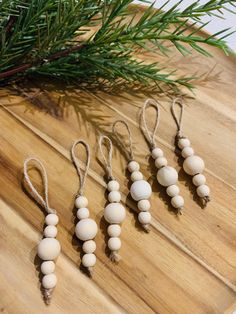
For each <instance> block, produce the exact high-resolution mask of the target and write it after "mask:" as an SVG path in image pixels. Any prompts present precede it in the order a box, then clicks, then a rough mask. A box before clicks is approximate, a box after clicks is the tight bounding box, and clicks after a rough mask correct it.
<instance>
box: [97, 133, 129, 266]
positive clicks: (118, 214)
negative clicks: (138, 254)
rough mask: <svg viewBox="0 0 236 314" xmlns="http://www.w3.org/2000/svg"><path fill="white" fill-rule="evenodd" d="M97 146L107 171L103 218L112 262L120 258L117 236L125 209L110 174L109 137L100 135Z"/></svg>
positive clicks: (110, 149)
mask: <svg viewBox="0 0 236 314" xmlns="http://www.w3.org/2000/svg"><path fill="white" fill-rule="evenodd" d="M105 141H107V143H108V145H109V148H108V159H107V158H106V157H105V154H104V152H103V147H102V146H103V145H104V143H105ZM99 148H100V152H101V155H102V158H103V161H104V163H105V166H106V172H107V180H108V182H107V190H108V192H109V194H108V200H109V202H110V203H109V204H108V205H107V206H106V207H105V209H104V218H105V220H106V221H107V222H108V224H109V226H108V228H107V233H108V235H109V237H110V238H109V240H108V243H107V245H108V248H109V249H110V251H111V254H110V259H111V261H112V262H119V260H120V259H121V257H120V255H119V254H118V251H119V249H120V248H121V240H120V238H119V236H120V234H121V227H120V224H121V223H122V222H123V221H124V220H125V217H126V211H125V208H124V206H123V205H122V204H121V203H120V200H121V195H120V192H119V188H120V184H119V182H118V181H117V180H116V179H115V177H114V176H113V174H112V164H111V161H112V151H113V146H112V142H111V140H110V138H109V137H108V136H105V135H101V136H100V138H99Z"/></svg>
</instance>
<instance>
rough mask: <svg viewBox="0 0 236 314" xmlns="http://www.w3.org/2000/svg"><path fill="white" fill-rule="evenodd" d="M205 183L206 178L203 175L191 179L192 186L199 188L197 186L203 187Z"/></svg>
mask: <svg viewBox="0 0 236 314" xmlns="http://www.w3.org/2000/svg"><path fill="white" fill-rule="evenodd" d="M205 183H206V177H205V176H204V175H203V174H201V173H199V174H196V175H195V176H194V177H193V184H194V185H196V186H199V185H203V184H205Z"/></svg>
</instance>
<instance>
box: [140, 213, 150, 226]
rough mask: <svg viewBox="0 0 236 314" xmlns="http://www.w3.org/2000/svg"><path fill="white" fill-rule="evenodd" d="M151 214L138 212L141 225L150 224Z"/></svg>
mask: <svg viewBox="0 0 236 314" xmlns="http://www.w3.org/2000/svg"><path fill="white" fill-rule="evenodd" d="M151 218H152V217H151V214H150V213H149V212H140V213H139V214H138V220H139V222H140V223H141V224H142V225H146V224H150V222H151Z"/></svg>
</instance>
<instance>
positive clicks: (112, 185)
mask: <svg viewBox="0 0 236 314" xmlns="http://www.w3.org/2000/svg"><path fill="white" fill-rule="evenodd" d="M119 188H120V184H119V182H118V181H116V180H111V181H109V182H108V183H107V189H108V191H109V192H111V191H119Z"/></svg>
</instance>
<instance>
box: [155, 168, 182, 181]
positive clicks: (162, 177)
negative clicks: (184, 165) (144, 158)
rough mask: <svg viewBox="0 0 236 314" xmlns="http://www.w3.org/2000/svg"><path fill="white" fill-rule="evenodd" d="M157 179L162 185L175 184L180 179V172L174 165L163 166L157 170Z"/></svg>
mask: <svg viewBox="0 0 236 314" xmlns="http://www.w3.org/2000/svg"><path fill="white" fill-rule="evenodd" d="M157 181H158V182H159V183H160V184H161V185H162V186H170V185H173V184H175V183H176V182H177V181H178V173H177V171H176V170H175V169H174V168H173V167H170V166H166V167H163V168H161V169H160V170H158V171H157Z"/></svg>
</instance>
